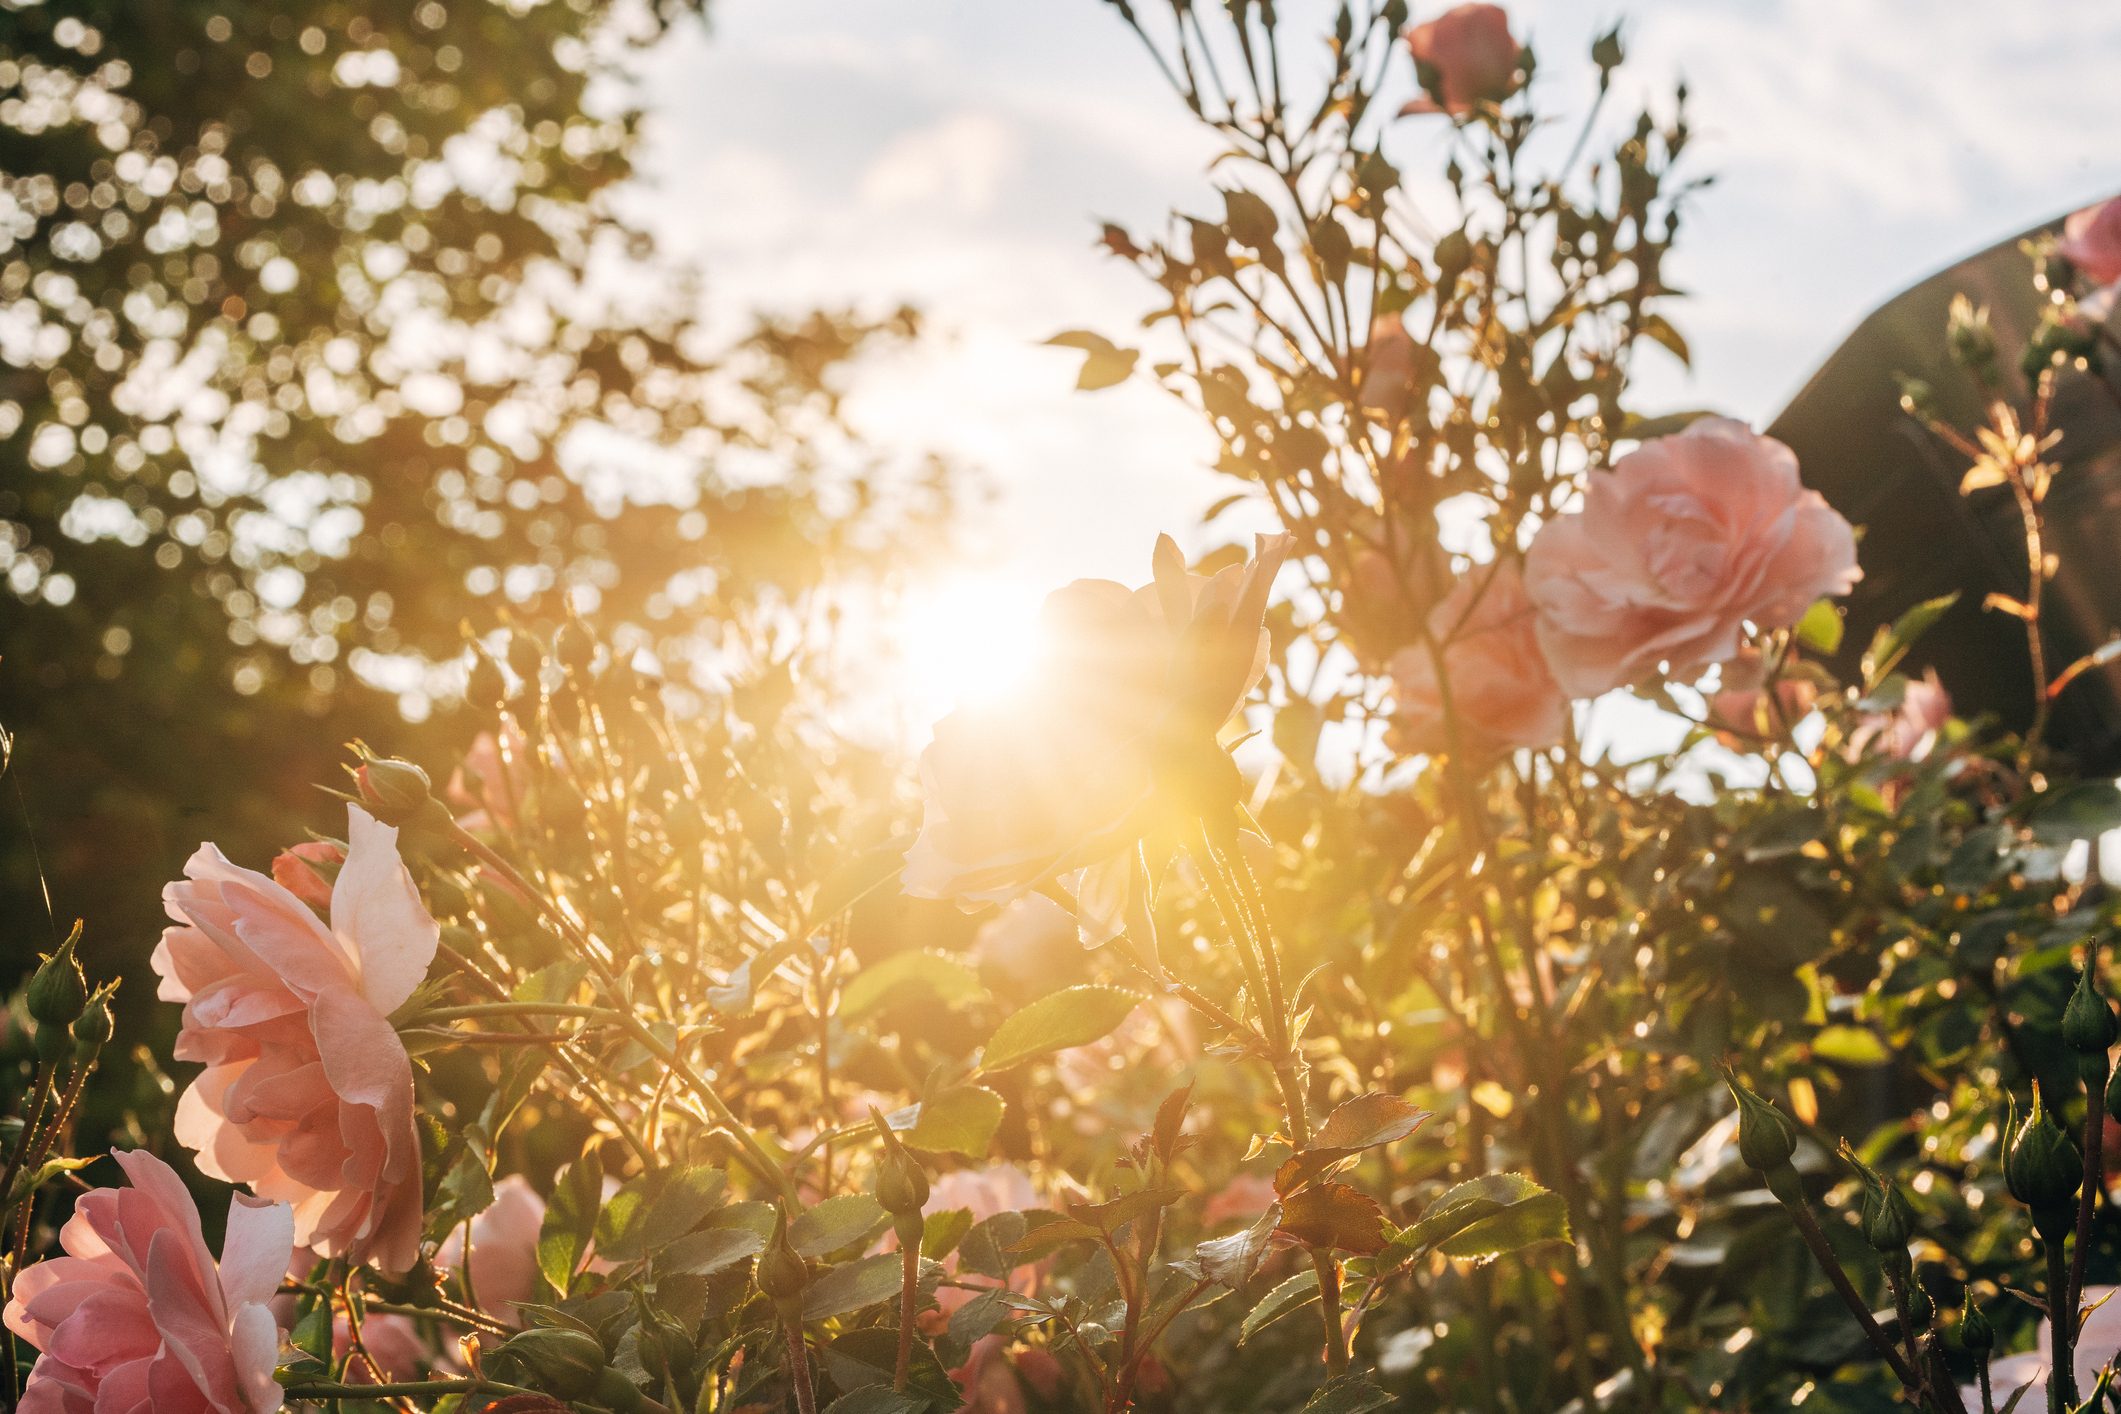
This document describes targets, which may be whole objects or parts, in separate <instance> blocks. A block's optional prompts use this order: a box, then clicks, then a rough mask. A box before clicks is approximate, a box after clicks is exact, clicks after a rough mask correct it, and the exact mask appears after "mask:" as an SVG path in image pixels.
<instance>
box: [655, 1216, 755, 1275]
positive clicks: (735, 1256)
mask: <svg viewBox="0 0 2121 1414" xmlns="http://www.w3.org/2000/svg"><path fill="white" fill-rule="evenodd" d="M765 1250H766V1239H765V1238H764V1237H762V1236H760V1235H759V1234H758V1233H756V1232H753V1231H751V1230H750V1229H749V1228H742V1227H709V1228H702V1229H701V1230H700V1231H698V1232H688V1233H686V1234H685V1235H684V1236H683V1237H680V1238H678V1239H677V1240H676V1241H674V1242H671V1243H670V1244H668V1245H667V1246H664V1247H661V1248H658V1249H657V1250H656V1251H655V1252H654V1253H653V1254H652V1255H653V1257H654V1259H655V1273H656V1276H657V1277H658V1278H662V1277H668V1276H695V1277H707V1276H713V1275H714V1274H715V1273H716V1272H722V1271H727V1270H728V1269H729V1268H731V1267H733V1266H736V1265H737V1264H738V1263H739V1262H743V1261H747V1260H749V1259H750V1258H753V1257H756V1256H757V1255H758V1254H759V1253H761V1252H763V1251H765Z"/></svg>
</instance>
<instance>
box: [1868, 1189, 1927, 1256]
mask: <svg viewBox="0 0 2121 1414" xmlns="http://www.w3.org/2000/svg"><path fill="white" fill-rule="evenodd" d="M1874 1177H1875V1176H1874ZM1914 1231H1915V1215H1914V1214H1913V1213H1912V1212H1910V1211H1909V1210H1908V1206H1907V1199H1906V1198H1904V1197H1902V1196H1901V1193H1900V1185H1899V1184H1897V1183H1895V1182H1893V1181H1892V1180H1891V1179H1889V1178H1884V1179H1877V1181H1876V1182H1867V1183H1866V1185H1865V1188H1864V1192H1863V1240H1864V1241H1866V1242H1868V1243H1870V1244H1871V1247H1872V1248H1873V1249H1874V1250H1876V1251H1879V1252H1885V1253H1897V1254H1899V1255H1901V1256H1903V1257H1904V1256H1906V1254H1907V1242H1908V1238H1909V1237H1911V1236H1913V1235H1914Z"/></svg>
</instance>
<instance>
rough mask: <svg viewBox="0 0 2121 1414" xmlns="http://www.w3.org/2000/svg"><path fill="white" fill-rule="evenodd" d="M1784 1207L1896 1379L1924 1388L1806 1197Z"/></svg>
mask: <svg viewBox="0 0 2121 1414" xmlns="http://www.w3.org/2000/svg"><path fill="white" fill-rule="evenodd" d="M1776 1196H1777V1197H1780V1196H1781V1195H1779V1194H1778V1195H1776ZM1782 1206H1783V1208H1784V1210H1785V1211H1787V1212H1788V1213H1789V1215H1790V1220H1791V1221H1792V1222H1794V1223H1796V1224H1797V1233H1798V1235H1799V1236H1801V1237H1802V1238H1803V1239H1804V1245H1805V1246H1807V1247H1809V1248H1811V1249H1812V1255H1813V1256H1814V1257H1816V1258H1818V1260H1819V1267H1820V1270H1822V1271H1824V1272H1825V1273H1826V1279H1827V1281H1828V1282H1830V1283H1831V1284H1832V1285H1833V1288H1834V1290H1835V1292H1836V1293H1837V1294H1838V1295H1839V1296H1840V1297H1841V1301H1842V1304H1843V1305H1845V1306H1847V1307H1848V1309H1849V1314H1850V1315H1852V1316H1854V1317H1855V1318H1856V1324H1857V1325H1858V1326H1860V1327H1862V1328H1863V1334H1864V1338H1865V1339H1867V1340H1869V1341H1870V1343H1871V1348H1872V1349H1874V1350H1876V1351H1877V1352H1878V1354H1879V1355H1880V1356H1882V1357H1883V1358H1884V1360H1885V1363H1886V1364H1887V1365H1889V1366H1890V1367H1892V1371H1893V1376H1894V1378H1896V1379H1898V1380H1899V1381H1900V1383H1901V1384H1902V1385H1903V1386H1905V1387H1906V1388H1907V1389H1909V1390H1920V1389H1921V1388H1922V1381H1921V1379H1920V1378H1919V1377H1918V1376H1917V1375H1916V1374H1915V1372H1914V1370H1913V1369H1911V1368H1910V1367H1909V1365H1908V1363H1907V1359H1906V1357H1904V1356H1903V1355H1901V1353H1900V1349H1899V1347H1898V1346H1896V1345H1894V1344H1893V1338H1892V1337H1891V1336H1889V1335H1887V1334H1886V1333H1885V1328H1884V1327H1882V1326H1880V1325H1879V1324H1878V1320H1877V1318H1876V1317H1875V1316H1873V1315H1872V1314H1871V1308H1870V1303H1869V1302H1867V1301H1865V1300H1864V1299H1863V1295H1862V1293H1861V1292H1859V1291H1857V1290H1856V1285H1855V1283H1854V1282H1851V1281H1850V1280H1849V1275H1848V1273H1847V1272H1846V1271H1844V1270H1843V1269H1842V1266H1841V1259H1840V1258H1839V1257H1837V1256H1835V1255H1834V1248H1833V1245H1832V1244H1831V1243H1829V1242H1828V1241H1827V1240H1826V1234H1825V1233H1824V1232H1821V1231H1820V1230H1819V1222H1818V1219H1816V1218H1814V1217H1813V1216H1812V1210H1811V1209H1810V1208H1809V1207H1807V1206H1805V1204H1804V1203H1803V1201H1802V1200H1799V1201H1797V1202H1790V1201H1788V1200H1784V1202H1783V1205H1782Z"/></svg>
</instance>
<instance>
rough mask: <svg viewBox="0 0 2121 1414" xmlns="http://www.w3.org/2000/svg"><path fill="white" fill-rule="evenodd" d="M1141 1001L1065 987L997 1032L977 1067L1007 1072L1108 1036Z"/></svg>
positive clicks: (1111, 990)
mask: <svg viewBox="0 0 2121 1414" xmlns="http://www.w3.org/2000/svg"><path fill="white" fill-rule="evenodd" d="M1140 1001H1141V998H1140V997H1139V996H1137V995H1135V994H1134V993H1133V992H1125V991H1121V990H1120V989H1119V988H1117V987H1068V988H1065V989H1063V990H1062V991H1058V992H1055V993H1053V994H1052V995H1051V996H1046V997H1040V998H1039V999H1038V1000H1037V1001H1035V1002H1033V1003H1031V1005H1029V1006H1027V1007H1025V1008H1024V1009H1023V1010H1021V1011H1019V1012H1017V1013H1015V1014H1014V1015H1013V1016H1011V1017H1010V1018H1009V1019H1008V1020H1006V1021H1004V1022H1003V1023H1002V1024H1001V1025H1000V1026H999V1027H997V1028H996V1029H995V1032H994V1035H993V1037H992V1038H991V1039H990V1040H989V1041H988V1042H987V1049H986V1053H985V1055H984V1056H983V1057H982V1059H981V1062H980V1064H981V1067H982V1069H984V1070H987V1071H988V1072H990V1073H991V1072H994V1071H1000V1070H1007V1069H1009V1068H1010V1067H1011V1066H1017V1065H1022V1064H1023V1063H1024V1062H1025V1061H1028V1060H1035V1059H1037V1058H1038V1057H1040V1056H1043V1055H1050V1054H1051V1053H1052V1052H1054V1051H1064V1050H1067V1049H1068V1048H1069V1047H1070V1046H1086V1045H1088V1044H1089V1043H1090V1042H1092V1041H1095V1040H1099V1039H1100V1038H1102V1037H1105V1036H1109V1035H1110V1034H1112V1031H1113V1030H1114V1028H1116V1027H1117V1026H1118V1025H1119V1024H1120V1022H1122V1021H1124V1020H1126V1019H1127V1013H1129V1012H1131V1011H1133V1010H1134V1008H1135V1006H1136V1005H1138V1004H1139V1003H1140Z"/></svg>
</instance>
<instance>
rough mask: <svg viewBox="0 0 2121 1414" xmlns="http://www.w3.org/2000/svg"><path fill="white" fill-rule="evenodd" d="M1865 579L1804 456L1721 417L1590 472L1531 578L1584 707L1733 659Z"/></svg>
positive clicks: (1543, 536) (1540, 549)
mask: <svg viewBox="0 0 2121 1414" xmlns="http://www.w3.org/2000/svg"><path fill="white" fill-rule="evenodd" d="M1862 574H1863V572H1862V571H1861V570H1860V569H1858V568H1857V566H1856V535H1855V531H1854V530H1853V529H1851V528H1850V526H1849V523H1848V522H1847V521H1846V520H1844V519H1843V518H1842V517H1841V514H1840V512H1838V511H1836V510H1835V509H1834V508H1833V507H1831V506H1829V505H1828V504H1827V503H1826V500H1825V499H1824V498H1823V497H1821V496H1820V495H1819V493H1818V492H1816V491H1809V490H1806V489H1805V487H1804V485H1803V483H1802V482H1801V481H1799V480H1798V476H1797V457H1796V455H1795V453H1793V452H1791V451H1790V449H1789V448H1788V447H1785V446H1784V445H1783V444H1782V443H1780V442H1777V441H1775V440H1774V439H1773V438H1770V437H1762V436H1759V435H1757V434H1755V433H1754V432H1753V431H1752V430H1751V429H1750V428H1748V427H1746V426H1745V424H1743V423H1741V422H1735V421H1733V420H1731V419H1729V418H1722V417H1705V418H1702V419H1700V420H1699V421H1697V422H1695V423H1693V424H1692V425H1691V426H1689V427H1688V428H1687V429H1686V431H1684V432H1681V433H1678V434H1676V435H1673V436H1670V437H1659V438H1656V439H1654V440H1652V441H1649V442H1645V443H1643V444H1642V445H1641V446H1640V447H1637V448H1636V449H1635V450H1634V451H1632V452H1630V453H1628V454H1627V455H1626V456H1624V457H1622V458H1620V460H1619V461H1617V462H1615V463H1614V464H1613V468H1612V470H1611V471H1604V472H1593V473H1591V476H1590V481H1589V485H1588V486H1587V487H1586V488H1585V491H1584V497H1583V507H1582V509H1581V510H1580V511H1578V512H1577V513H1575V514H1573V515H1566V516H1562V517H1560V518H1559V519H1556V520H1553V521H1549V522H1548V523H1547V524H1546V525H1545V526H1543V527H1542V528H1541V529H1540V532H1539V535H1538V537H1537V538H1536V539H1535V540H1534V541H1533V542H1532V548H1531V549H1530V551H1529V552H1527V554H1526V556H1525V571H1524V576H1525V589H1526V592H1527V593H1528V594H1529V595H1530V596H1531V600H1532V603H1533V605H1534V607H1535V608H1536V609H1537V610H1538V614H1539V643H1540V647H1541V649H1542V650H1543V651H1544V652H1545V655H1546V660H1547V665H1548V667H1549V668H1550V669H1551V670H1552V671H1553V674H1554V678H1555V680H1556V681H1557V682H1559V683H1560V684H1561V686H1562V689H1563V690H1564V691H1565V692H1567V693H1568V694H1569V696H1571V697H1577V698H1585V697H1596V696H1598V695H1600V694H1601V693H1605V692H1609V691H1611V690H1612V689H1614V688H1616V687H1624V686H1626V685H1627V684H1629V683H1631V682H1634V681H1636V680H1638V679H1641V678H1644V677H1647V676H1649V675H1651V674H1652V673H1654V672H1656V671H1658V670H1659V668H1660V666H1662V667H1665V668H1666V669H1667V670H1668V671H1669V672H1670V674H1671V675H1672V676H1673V677H1674V678H1676V679H1679V680H1685V679H1687V678H1688V677H1690V676H1691V675H1693V674H1695V673H1698V672H1699V671H1700V670H1702V669H1703V668H1706V667H1708V666H1710V665H1711V664H1715V663H1723V662H1727V661H1729V660H1730V659H1732V658H1734V657H1736V656H1737V655H1738V651H1739V649H1740V648H1741V647H1742V646H1743V644H1744V642H1745V635H1746V629H1747V625H1748V624H1751V625H1753V626H1756V627H1761V628H1781V627H1785V626H1787V625H1790V624H1793V623H1795V622H1796V621H1797V620H1798V619H1799V618H1801V617H1802V616H1803V614H1804V611H1805V610H1806V609H1807V608H1809V607H1811V605H1812V603H1813V601H1815V600H1817V599H1819V598H1820V597H1822V596H1824V595H1836V594H1846V593H1848V592H1849V590H1850V589H1852V588H1854V587H1855V584H1856V581H1857V580H1858V579H1860V578H1861V577H1862Z"/></svg>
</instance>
